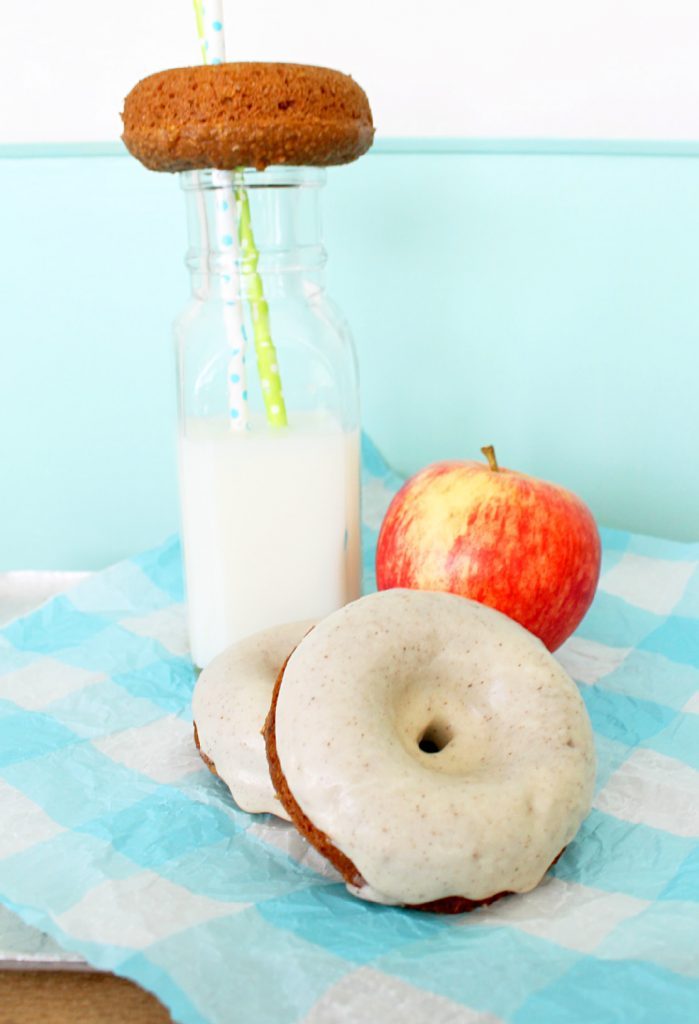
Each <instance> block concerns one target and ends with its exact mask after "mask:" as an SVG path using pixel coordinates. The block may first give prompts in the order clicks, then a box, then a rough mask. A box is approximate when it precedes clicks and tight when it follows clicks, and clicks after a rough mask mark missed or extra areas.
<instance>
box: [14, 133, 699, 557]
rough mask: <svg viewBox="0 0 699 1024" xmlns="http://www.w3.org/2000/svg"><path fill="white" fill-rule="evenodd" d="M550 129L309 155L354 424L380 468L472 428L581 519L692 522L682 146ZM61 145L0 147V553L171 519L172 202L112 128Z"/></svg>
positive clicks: (122, 549)
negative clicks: (357, 421)
mask: <svg viewBox="0 0 699 1024" xmlns="http://www.w3.org/2000/svg"><path fill="white" fill-rule="evenodd" d="M554 149H555V147H547V146H546V145H543V144H541V145H536V144H526V143H520V144H516V145H513V144H507V143H483V144H477V143H465V142H463V143H460V142H459V141H458V140H455V141H452V142H446V143H440V142H439V141H438V140H437V141H433V142H430V143H427V144H426V143H424V142H422V143H411V142H410V141H404V142H394V143H383V144H381V143H380V144H379V145H378V146H377V147H376V150H375V151H374V152H372V153H371V154H369V156H367V157H366V158H364V159H363V160H361V161H359V162H358V163H356V164H354V165H351V166H349V167H345V168H337V169H333V170H330V172H329V174H328V186H327V188H326V190H325V196H324V211H325V225H326V230H325V236H326V242H327V246H328V249H329V252H330V263H329V268H328V285H329V290H330V292H331V294H332V295H333V296H334V297H335V298H336V299H337V301H338V302H339V303H340V305H341V306H342V307H343V309H344V311H345V312H346V314H347V315H348V317H349V319H350V321H351V323H352V326H353V329H354V333H355V338H356V342H357V348H358V351H359V358H360V367H361V374H362V401H363V421H364V426H365V428H366V429H367V430H368V431H369V432H370V433H371V435H372V436H373V438H374V439H375V441H376V442H377V443H378V444H379V446H380V447H381V448H382V449H383V451H384V452H385V454H386V455H387V456H388V458H389V459H390V460H391V461H392V462H393V463H394V464H395V465H396V467H397V468H399V469H400V470H402V471H403V472H406V473H408V472H412V471H414V470H416V469H418V468H419V467H420V466H422V465H424V464H426V463H428V462H430V461H433V460H435V459H441V458H453V457H457V458H458V457H463V458H476V457H479V448H480V446H481V445H482V444H485V443H494V444H495V445H496V447H497V450H498V455H499V458H500V461H501V462H502V463H503V464H504V465H507V466H512V467H516V468H518V469H521V470H524V471H526V472H529V473H534V474H537V475H541V476H544V477H547V478H549V479H552V480H556V481H559V482H560V483H562V484H564V485H566V486H569V487H571V488H573V489H574V490H576V491H577V492H578V493H579V494H580V495H581V496H582V497H583V498H584V499H585V500H586V501H587V502H588V503H589V504H590V505H591V507H592V509H593V511H594V512H595V514H596V515H597V517H598V518H599V520H600V521H601V522H602V523H604V524H607V525H612V526H623V527H627V528H630V529H632V530H635V531H639V532H645V533H653V534H657V535H661V536H667V537H674V538H679V539H695V540H696V539H699V471H698V470H699V452H698V448H699V445H698V439H699V403H698V402H697V382H698V381H699V288H698V287H697V282H698V280H699V158H698V157H699V148H693V147H680V146H678V147H672V146H665V147H656V148H653V147H643V146H636V147H634V146H630V147H629V146H623V145H619V146H617V147H614V146H613V144H612V145H609V146H607V147H605V146H598V147H594V146H590V145H589V144H580V145H577V146H576V145H575V144H569V145H568V146H567V147H565V148H564V151H558V152H556V151H551V150H554ZM559 150H560V147H559ZM71 152H73V155H65V154H66V153H67V154H70V153H71ZM78 152H79V154H80V155H75V154H76V153H78ZM60 153H61V154H64V155H58V152H57V151H54V150H52V149H51V148H38V149H37V148H34V149H31V150H28V149H25V148H22V147H15V148H14V149H10V148H9V147H5V150H4V152H3V151H1V150H0V157H1V158H0V188H1V193H0V194H1V195H2V199H1V200H0V237H1V238H2V254H1V255H0V262H1V264H2V266H1V267H0V271H1V273H0V281H1V282H2V285H1V290H2V295H3V303H2V326H1V328H0V337H1V345H2V373H1V375H0V425H1V429H0V471H1V472H0V480H1V484H0V486H1V488H2V490H1V497H2V501H0V569H12V568H93V567H99V566H102V565H105V564H107V563H108V562H110V561H113V560H115V559H117V558H119V557H121V556H123V555H126V554H128V553H130V552H133V551H135V550H138V549H141V548H144V547H146V546H148V545H150V544H154V543H157V542H158V541H159V540H160V539H161V538H162V537H163V536H164V535H165V534H167V533H169V532H171V531H173V530H174V529H176V526H177V499H176V494H177V492H176V478H175V459H174V380H173V365H172V352H171V341H170V322H171V320H172V318H173V316H174V314H175V313H176V312H177V310H178V308H179V306H180V305H181V304H182V303H184V301H185V300H186V297H187V289H188V280H187V274H186V271H185V269H184V265H183V255H184V250H185V222H184V201H183V199H182V196H181V195H180V192H179V188H178V186H177V182H176V181H175V179H174V178H172V177H169V176H161V175H154V174H149V173H148V172H146V171H144V170H143V169H142V168H141V167H140V166H139V165H138V164H136V163H135V162H133V161H132V160H130V159H129V158H127V157H126V156H123V155H121V153H120V151H119V150H118V148H117V147H110V146H105V147H100V146H96V147H92V148H91V149H90V150H86V148H85V147H82V148H81V149H80V150H79V151H77V150H75V151H71V149H70V148H69V147H68V148H65V147H64V148H63V149H62V150H60Z"/></svg>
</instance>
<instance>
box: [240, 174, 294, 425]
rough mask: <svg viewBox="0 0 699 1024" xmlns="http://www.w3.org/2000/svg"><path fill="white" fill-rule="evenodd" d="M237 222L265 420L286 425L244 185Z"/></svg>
mask: <svg viewBox="0 0 699 1024" xmlns="http://www.w3.org/2000/svg"><path fill="white" fill-rule="evenodd" d="M236 197H237V199H238V209H239V214H238V216H239V222H240V249H241V255H242V257H243V274H244V275H245V276H246V277H247V279H248V285H247V297H248V302H249V303H250V312H251V314H252V332H253V337H254V339H255V356H256V358H257V370H258V373H259V375H260V384H261V385H262V397H263V399H264V403H265V411H266V413H267V421H268V422H269V424H270V426H273V427H285V426H286V425H287V418H286V407H285V405H284V396H283V394H282V382H281V378H280V376H279V366H278V364H277V352H276V349H275V348H274V343H273V342H272V335H271V332H270V329H269V306H268V305H267V301H266V300H265V296H264V292H263V290H262V278H261V277H260V275H259V274H258V272H257V262H258V260H259V258H260V256H259V253H258V251H257V248H256V246H255V238H254V235H253V233H252V223H251V221H250V204H249V203H248V194H247V192H246V190H245V189H243V188H239V189H238V190H237V192H236Z"/></svg>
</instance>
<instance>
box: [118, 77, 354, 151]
mask: <svg viewBox="0 0 699 1024" xmlns="http://www.w3.org/2000/svg"><path fill="white" fill-rule="evenodd" d="M122 117H123V121H124V134H123V136H122V138H123V140H124V144H125V146H126V148H127V149H128V150H129V152H130V153H131V154H132V155H133V156H135V157H136V158H137V159H138V160H140V161H141V163H142V164H144V165H145V166H146V167H148V168H149V169H150V170H152V171H191V170H197V169H202V168H207V167H217V168H220V169H222V170H235V169H236V168H238V167H256V168H257V169H258V170H262V169H263V168H265V167H267V166H268V165H269V164H293V165H297V166H298V165H302V164H308V165H311V166H317V167H327V166H328V165H330V164H346V163H349V162H350V161H352V160H356V159H357V157H360V156H361V155H362V154H363V153H366V151H367V150H368V149H369V147H370V146H371V143H372V141H373V138H374V126H373V123H372V117H371V109H370V107H369V101H368V99H367V98H366V94H365V93H364V91H363V89H362V88H361V87H360V86H359V85H357V83H356V82H354V81H353V80H352V79H351V78H350V77H349V75H343V74H342V73H341V72H340V71H333V70H332V69H330V68H317V67H311V66H308V65H305V64H274V63H270V64H265V63H255V62H252V63H237V64H209V65H200V66H198V67H190V68H172V69H170V70H168V71H158V72H157V73H156V74H154V75H149V76H148V78H144V79H143V80H142V81H140V82H139V83H138V84H137V85H135V86H134V88H133V89H132V90H131V92H130V93H129V95H128V96H127V97H126V99H125V100H124V113H123V114H122Z"/></svg>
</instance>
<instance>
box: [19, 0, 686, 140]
mask: <svg viewBox="0 0 699 1024" xmlns="http://www.w3.org/2000/svg"><path fill="white" fill-rule="evenodd" d="M2 7H3V13H2V30H1V31H0V89H1V90H2V97H3V99H2V104H1V105H0V143H2V142H42V141H104V140H108V139H114V138H116V137H117V136H118V135H119V134H120V121H119V117H118V114H119V111H120V109H121V102H122V98H123V96H124V95H125V93H126V92H128V90H129V88H130V87H131V85H133V84H134V83H135V82H136V81H137V80H138V79H139V78H141V77H143V76H144V75H146V74H148V73H150V72H151V71H156V70H159V69H160V68H164V67H168V66H170V67H173V66H178V65H183V64H190V63H196V62H197V61H198V59H199V49H198V46H197V42H196V33H195V27H194V16H193V13H192V4H191V0H112V2H110V3H105V2H95V0H71V2H70V3H61V2H59V0H38V2H35V3H26V2H22V0H14V2H12V0H3V3H2ZM225 16H226V27H227V32H226V35H227V41H228V51H229V59H232V60H233V59H240V60H257V59H260V60H290V61H298V62H305V63H314V64H325V65H328V66H331V67H337V68H339V69H341V70H343V71H347V72H349V73H351V74H352V75H353V76H354V77H355V78H356V79H357V81H359V82H360V84H361V85H363V86H364V88H365V89H366V91H367V92H368V94H369V97H370V100H371V103H372V106H373V109H374V116H375V121H376V124H377V127H378V130H379V132H380V133H381V134H382V135H384V136H385V135H433V136H448V135H457V136H458V135H464V136H474V137H489V136H491V137H492V136H505V137H509V136H520V137H554V138H555V137H562V138H584V137H587V138H636V139H652V138H657V139H696V138H697V137H698V136H699V72H698V70H697V67H698V62H697V51H698V50H699V3H698V2H697V0H420V2H411V0H400V2H396V0H346V2H344V3H339V2H338V0H226V3H225ZM8 97H10V98H11V101H10V100H8Z"/></svg>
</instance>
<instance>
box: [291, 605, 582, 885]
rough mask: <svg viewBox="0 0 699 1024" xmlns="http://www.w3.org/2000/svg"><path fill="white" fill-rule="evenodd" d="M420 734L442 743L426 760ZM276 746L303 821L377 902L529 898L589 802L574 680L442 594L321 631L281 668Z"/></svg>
mask: <svg viewBox="0 0 699 1024" xmlns="http://www.w3.org/2000/svg"><path fill="white" fill-rule="evenodd" d="M431 723H437V728H436V732H437V733H438V734H439V733H440V731H441V732H444V733H446V734H447V735H448V734H451V736H452V738H451V739H450V741H449V742H448V743H447V745H446V746H444V748H443V749H442V750H441V751H440V752H439V753H432V754H429V753H424V752H423V751H422V750H420V748H419V746H418V743H419V741H420V739H421V737H422V735H423V733H424V731H425V729H426V727H427V726H429V725H430V724H431ZM276 738H277V749H278V752H279V759H280V763H281V767H282V770H283V772H284V775H285V776H286V780H287V782H288V784H289V788H290V790H291V792H292V793H293V795H294V797H295V798H296V800H297V802H298V803H299V805H300V807H301V809H302V810H303V811H304V812H305V813H306V814H307V815H308V817H309V818H310V820H311V821H312V822H313V824H314V825H315V826H316V828H319V829H321V830H322V831H323V832H325V833H326V834H327V835H328V836H329V838H330V839H331V841H332V842H333V843H334V845H335V846H336V847H337V848H338V849H339V850H341V851H342V852H343V853H344V854H346V856H347V857H349V858H350V860H351V861H352V862H353V863H354V865H355V866H356V867H357V869H358V870H359V872H360V873H361V875H362V877H363V878H364V879H365V880H366V883H367V888H366V889H365V891H364V892H361V890H360V891H359V893H358V895H363V896H364V897H365V898H370V899H372V900H375V901H377V900H378V901H379V902H387V903H388V902H397V903H424V902H428V901H430V900H436V899H440V898H442V897H445V896H454V895H458V896H466V897H468V898H470V899H484V898H486V897H488V896H492V895H494V894H495V893H498V892H502V891H505V890H510V891H513V892H527V891H528V890H530V889H533V888H534V886H536V885H537V884H538V882H539V881H540V880H541V878H542V877H543V875H544V874H545V872H546V870H547V868H548V867H549V865H550V864H551V862H552V861H553V859H554V858H555V857H556V855H557V854H558V853H560V851H561V850H562V849H563V847H564V846H566V845H567V844H568V843H569V842H570V841H571V839H572V838H573V836H574V835H575V833H576V832H577V830H578V828H579V826H580V823H581V821H582V820H583V818H584V817H585V815H586V814H587V812H588V810H589V808H590V803H591V799H592V789H593V783H594V773H595V756H594V746H593V740H592V730H591V727H590V722H589V719H588V716H587V712H586V711H585V707H584V705H583V702H582V699H581V698H580V695H579V693H578V691H577V688H576V686H575V684H574V683H573V681H572V680H571V679H570V677H569V676H568V675H567V674H566V672H565V671H564V670H563V669H562V668H561V666H560V665H559V664H558V662H557V661H555V659H554V658H553V657H552V656H551V654H549V652H548V651H547V650H546V648H545V647H544V645H543V644H542V643H541V642H540V641H539V640H538V639H536V638H535V637H534V636H532V635H531V634H530V633H528V632H527V631H526V630H524V629H523V628H522V627H521V626H519V625H517V623H515V622H513V621H512V620H510V619H508V618H506V617H505V616H504V615H501V614H500V613H499V612H495V611H493V610H492V609H490V608H486V607H485V606H483V605H480V604H476V603H475V602H472V601H468V600H466V599H465V598H462V597H456V596H454V595H452V594H442V593H439V594H437V593H430V592H425V591H414V590H389V591H384V592H383V593H379V594H372V595H370V596H369V597H364V598H361V599H360V600H359V601H355V602H354V603H353V604H350V605H347V606H346V607H345V608H343V609H341V610H340V611H338V612H335V613H333V614H332V615H330V616H328V618H326V619H324V620H323V621H322V622H321V623H320V624H319V625H318V626H317V627H316V628H315V629H314V630H313V632H312V633H310V634H309V636H308V637H306V638H305V639H304V641H303V643H302V644H301V645H300V646H299V647H298V648H297V649H296V651H295V652H294V654H293V655H292V657H291V658H290V660H289V663H288V666H287V669H286V671H285V673H284V679H283V682H282V686H281V689H280V694H279V699H278V703H277V713H276Z"/></svg>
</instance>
